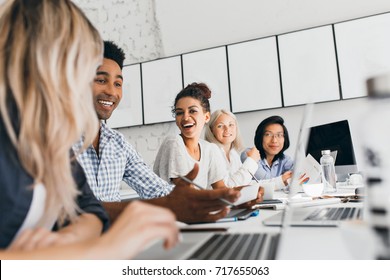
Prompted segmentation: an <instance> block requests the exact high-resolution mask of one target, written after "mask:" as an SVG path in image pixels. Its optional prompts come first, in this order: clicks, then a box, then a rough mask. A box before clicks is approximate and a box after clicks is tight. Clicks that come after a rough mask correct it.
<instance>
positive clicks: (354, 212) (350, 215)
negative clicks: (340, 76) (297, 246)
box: [263, 104, 363, 227]
mask: <svg viewBox="0 0 390 280" xmlns="http://www.w3.org/2000/svg"><path fill="white" fill-rule="evenodd" d="M312 107H313V105H312V104H308V105H307V106H306V110H305V112H304V116H303V118H302V122H301V126H300V131H299V134H298V142H297V147H296V150H295V157H294V158H295V164H294V172H293V179H292V183H291V186H290V188H289V198H292V197H293V196H294V195H295V194H297V193H298V192H300V191H301V189H302V188H301V186H300V185H299V175H300V174H299V171H300V170H302V168H301V167H302V165H303V162H304V158H305V151H306V147H307V142H308V138H309V133H310V126H309V120H310V119H311V114H312V110H313V108H312ZM319 202H326V200H322V201H321V200H320V201H319ZM319 204H322V205H323V204H324V203H319ZM286 208H291V210H290V211H283V212H281V213H278V214H276V215H274V216H272V217H270V218H268V219H266V220H264V221H263V224H264V225H266V226H281V225H282V223H283V222H287V223H288V226H327V227H329V226H338V225H340V223H341V222H344V221H347V220H353V219H361V218H362V216H363V215H362V214H363V209H362V205H361V204H360V203H359V204H357V205H354V206H351V205H350V204H348V206H346V205H345V204H339V205H337V206H336V207H334V206H332V207H325V206H321V207H318V206H317V207H309V208H307V207H305V208H301V207H291V206H290V205H289V204H288V203H287V206H286ZM284 215H288V217H284Z"/></svg>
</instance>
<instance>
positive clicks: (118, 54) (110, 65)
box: [74, 41, 239, 222]
mask: <svg viewBox="0 0 390 280" xmlns="http://www.w3.org/2000/svg"><path fill="white" fill-rule="evenodd" d="M124 59H125V55H124V52H123V50H122V49H120V48H119V47H118V46H116V45H115V44H114V43H113V42H110V41H105V42H104V59H103V63H102V65H101V66H100V67H99V68H98V69H97V72H96V77H95V80H94V83H93V102H94V106H95V109H96V113H97V116H98V118H99V120H101V124H100V130H99V133H98V135H97V136H96V138H95V140H94V142H93V143H92V145H90V146H89V147H88V148H87V150H86V151H84V152H83V153H82V154H79V155H78V157H77V158H78V161H79V162H80V164H81V165H82V167H83V169H84V171H85V173H86V176H87V179H88V183H89V184H90V187H91V189H92V191H93V192H94V194H95V196H96V197H97V198H98V199H99V200H100V201H103V205H104V207H105V208H106V210H107V211H108V212H109V214H110V217H111V218H112V219H115V218H116V216H117V215H118V214H119V213H120V212H121V211H122V209H123V208H124V207H125V205H126V204H127V203H126V202H120V192H119V191H120V183H121V181H124V182H125V183H127V184H128V185H129V186H130V187H132V188H133V189H134V190H135V191H136V192H137V193H138V195H139V196H140V198H142V199H146V202H150V203H152V204H155V205H159V206H163V207H166V208H169V209H171V210H172V211H173V212H174V213H175V214H176V217H177V219H178V220H180V221H183V222H196V221H203V222H207V221H215V220H217V219H219V218H221V217H224V216H225V215H226V214H227V213H228V211H229V210H228V208H227V207H226V205H224V204H223V203H222V202H221V200H220V198H224V199H227V200H230V201H234V200H236V199H237V198H238V196H239V194H238V191H236V190H233V189H218V190H207V191H206V190H196V189H194V188H191V187H189V184H188V183H186V182H184V181H182V182H179V183H178V184H177V185H176V187H175V186H173V185H170V184H168V183H167V182H166V181H164V180H162V179H161V178H160V177H158V176H157V175H156V174H155V173H154V172H153V171H152V170H151V169H150V168H149V167H148V166H147V164H145V162H144V161H143V159H142V158H141V156H140V155H139V154H138V153H137V152H136V151H135V149H134V148H133V147H132V146H131V145H130V144H129V143H128V142H127V141H126V139H125V137H124V136H123V135H122V134H120V133H119V132H117V131H116V130H113V129H111V128H109V127H108V126H107V125H106V124H105V123H104V122H102V121H103V120H107V119H108V118H110V116H111V114H112V112H113V111H114V110H115V108H116V107H117V106H118V104H119V102H120V100H121V98H122V84H123V76H122V67H123V61H124ZM82 145H83V142H82V141H80V142H79V143H77V144H76V145H74V150H75V152H76V153H77V151H78V150H79V149H80V148H81V147H82ZM197 171H198V167H197V166H195V168H194V170H193V171H192V172H190V173H191V174H189V177H191V176H193V175H194V174H195V176H196V174H197ZM210 212H212V214H211V213H210Z"/></svg>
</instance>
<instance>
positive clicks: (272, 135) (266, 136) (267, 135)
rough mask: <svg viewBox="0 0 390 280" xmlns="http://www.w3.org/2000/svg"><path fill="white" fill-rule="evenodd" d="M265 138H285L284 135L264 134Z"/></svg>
mask: <svg viewBox="0 0 390 280" xmlns="http://www.w3.org/2000/svg"><path fill="white" fill-rule="evenodd" d="M264 137H265V138H267V139H273V138H274V137H275V138H276V139H282V138H284V133H275V134H273V133H271V132H265V133H264Z"/></svg>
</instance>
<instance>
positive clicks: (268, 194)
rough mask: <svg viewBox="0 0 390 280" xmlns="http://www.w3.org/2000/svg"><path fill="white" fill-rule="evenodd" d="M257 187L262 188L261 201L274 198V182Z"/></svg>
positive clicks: (260, 184)
mask: <svg viewBox="0 0 390 280" xmlns="http://www.w3.org/2000/svg"><path fill="white" fill-rule="evenodd" d="M259 186H260V187H263V188H264V196H263V200H270V199H273V198H274V192H275V182H264V183H259Z"/></svg>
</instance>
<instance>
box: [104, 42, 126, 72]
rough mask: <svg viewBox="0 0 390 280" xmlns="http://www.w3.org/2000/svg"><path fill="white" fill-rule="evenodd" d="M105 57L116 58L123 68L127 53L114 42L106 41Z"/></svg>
mask: <svg viewBox="0 0 390 280" xmlns="http://www.w3.org/2000/svg"><path fill="white" fill-rule="evenodd" d="M104 58H108V59H111V60H114V61H115V62H116V63H117V64H118V65H119V67H120V68H121V69H122V68H123V61H124V60H125V53H124V52H123V50H122V49H121V48H120V47H118V46H117V45H116V44H115V43H114V42H112V41H104Z"/></svg>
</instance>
